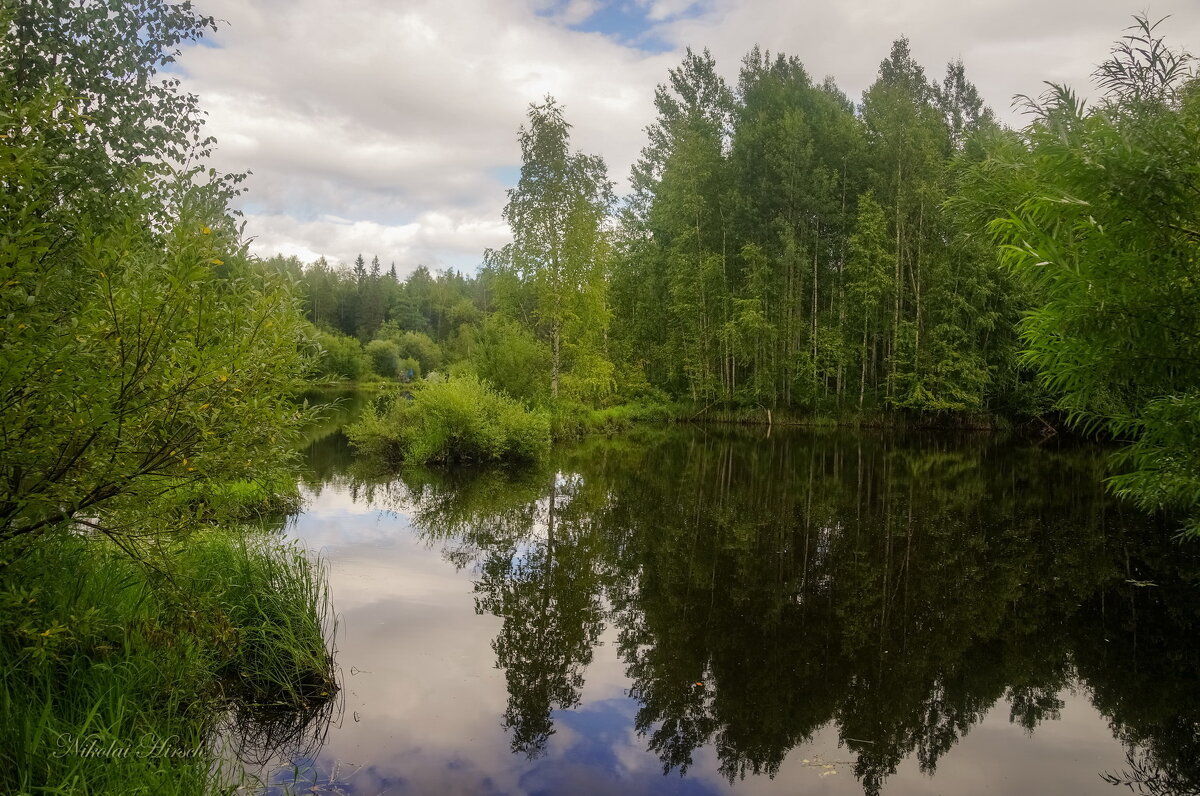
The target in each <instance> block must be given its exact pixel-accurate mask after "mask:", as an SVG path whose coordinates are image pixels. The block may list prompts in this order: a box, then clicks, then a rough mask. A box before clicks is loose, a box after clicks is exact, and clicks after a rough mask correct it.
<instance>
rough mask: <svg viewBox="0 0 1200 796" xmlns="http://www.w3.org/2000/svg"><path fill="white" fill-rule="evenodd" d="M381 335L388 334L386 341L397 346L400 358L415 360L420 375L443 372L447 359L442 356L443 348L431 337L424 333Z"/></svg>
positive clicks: (384, 332) (410, 332)
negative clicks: (418, 366)
mask: <svg viewBox="0 0 1200 796" xmlns="http://www.w3.org/2000/svg"><path fill="white" fill-rule="evenodd" d="M381 334H388V336H387V337H384V338H383V339H385V340H390V341H392V342H394V343H395V344H396V350H397V351H398V352H399V354H400V356H401V357H403V358H405V359H415V360H416V361H417V363H418V364H419V365H420V369H419V372H420V373H432V372H434V371H435V370H441V368H442V365H443V364H444V362H445V357H444V356H443V355H442V349H441V346H439V345H438V344H437V343H435V342H434V341H433V340H432V339H430V337H429V335H427V334H425V333H423V332H412V331H409V332H398V331H397V332H390V333H389V332H388V331H387V330H384V331H383V332H381Z"/></svg>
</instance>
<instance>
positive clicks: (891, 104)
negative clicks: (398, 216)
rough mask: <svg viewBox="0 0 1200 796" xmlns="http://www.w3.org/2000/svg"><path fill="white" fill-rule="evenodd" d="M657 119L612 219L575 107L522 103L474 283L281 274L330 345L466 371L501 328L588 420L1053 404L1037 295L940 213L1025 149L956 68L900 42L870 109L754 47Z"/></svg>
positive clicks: (390, 273)
mask: <svg viewBox="0 0 1200 796" xmlns="http://www.w3.org/2000/svg"><path fill="white" fill-rule="evenodd" d="M655 104H656V107H657V109H658V118H657V120H656V121H655V123H654V124H653V125H651V127H650V128H648V131H647V132H648V135H649V139H650V140H649V143H648V145H647V146H646V148H645V149H644V151H643V153H642V156H641V158H640V160H639V161H638V163H637V164H636V165H635V167H634V170H633V175H632V180H631V183H632V186H633V193H632V194H631V195H630V196H629V197H627V198H626V199H625V200H624V202H622V203H621V206H620V209H619V211H616V212H614V208H615V207H616V203H615V202H614V200H613V197H612V194H611V191H612V185H611V182H610V181H609V179H608V176H607V172H606V170H605V166H604V163H603V161H602V160H601V159H600V158H598V157H595V156H589V155H585V154H582V153H578V152H572V151H571V150H570V141H569V131H570V124H569V123H567V122H566V120H565V118H564V116H563V108H562V106H561V105H559V104H558V103H557V102H555V101H554V100H553V99H552V98H547V100H546V101H545V102H544V103H540V104H535V105H533V106H531V109H530V116H529V123H528V125H527V126H526V127H523V128H522V130H521V133H520V136H521V143H522V150H523V161H524V162H523V168H522V176H521V182H520V183H519V184H518V186H517V187H516V188H514V189H513V190H512V191H510V202H509V205H508V207H507V208H506V210H505V218H506V220H507V221H508V222H509V224H510V226H511V227H512V229H513V235H514V242H513V243H512V244H511V245H509V246H506V247H505V248H504V249H501V250H499V251H495V252H488V253H487V255H486V256H485V259H486V262H485V265H484V267H483V268H482V269H481V271H480V273H479V275H478V276H476V277H466V276H464V275H462V274H459V273H455V272H453V271H450V272H448V273H446V274H444V275H441V276H440V277H437V278H434V277H433V276H432V275H431V274H430V273H429V272H428V271H427V270H426V269H425V268H421V269H419V270H418V271H417V272H415V273H414V274H412V275H411V276H410V277H408V278H407V279H406V280H405V281H403V282H402V281H400V280H398V279H397V278H396V273H395V267H394V265H392V266H391V267H390V268H389V269H388V270H387V271H386V272H385V271H384V270H383V268H382V266H381V264H380V262H379V260H378V258H375V259H373V260H372V261H371V263H370V265H367V263H366V262H365V260H364V259H363V257H362V256H361V255H360V256H359V257H358V259H357V260H356V262H355V264H354V266H353V268H352V269H349V268H338V267H331V266H330V265H329V264H328V263H327V262H325V261H324V260H320V261H318V262H316V263H313V264H312V265H310V266H307V267H305V268H303V269H301V268H300V264H299V263H298V262H296V261H295V260H294V259H293V260H291V261H284V260H282V259H281V258H277V261H278V262H279V263H280V265H281V267H286V268H288V269H291V270H293V271H295V272H296V273H297V275H298V276H299V278H300V279H301V280H302V282H303V285H304V290H305V294H306V296H307V313H308V318H309V320H310V321H312V322H313V323H314V324H316V325H318V326H320V327H322V328H323V329H326V330H327V331H333V332H338V333H340V334H341V335H344V336H346V337H354V338H356V339H357V340H358V341H359V342H360V343H362V344H364V345H366V344H370V343H371V341H372V340H374V339H376V338H381V339H385V340H386V339H389V338H390V337H395V335H396V333H397V331H396V330H399V331H400V332H413V333H419V334H423V335H426V336H428V337H429V339H431V340H432V341H433V342H435V343H436V344H437V345H438V346H447V347H448V348H449V360H450V361H457V360H462V359H467V358H469V355H470V342H471V341H470V340H464V339H463V334H464V329H466V328H472V329H479V328H481V327H482V326H483V325H484V321H485V319H486V318H487V317H488V316H492V315H495V316H497V317H498V318H502V319H506V320H508V321H510V322H511V323H513V324H515V325H516V326H518V327H520V328H522V329H524V330H525V331H527V332H528V333H529V334H530V335H531V336H532V337H533V339H534V342H535V345H534V347H533V348H530V349H529V350H528V351H527V353H528V354H529V355H530V358H529V359H528V360H523V361H522V362H521V364H520V366H522V367H525V368H527V369H532V370H535V371H539V372H540V371H546V375H547V377H548V381H549V383H548V384H547V389H545V390H535V391H534V393H539V394H540V393H547V394H552V395H555V396H557V395H558V392H559V386H560V384H563V383H565V384H566V389H567V393H568V397H570V398H573V399H576V400H580V401H582V402H584V403H588V404H592V405H596V404H604V403H613V402H621V401H628V400H630V399H631V398H636V397H638V395H639V393H646V392H652V393H653V394H655V395H657V396H659V397H663V396H666V397H671V398H681V399H685V400H688V401H692V402H696V403H699V404H710V403H720V404H725V405H732V406H762V407H772V408H773V407H793V408H797V409H802V410H812V409H818V408H820V409H841V410H844V411H862V410H866V409H869V410H889V409H910V410H956V411H972V412H974V411H990V412H993V413H999V414H1009V415H1012V414H1020V413H1030V412H1035V411H1037V410H1039V409H1042V408H1044V406H1045V399H1044V397H1043V396H1042V394H1041V393H1040V391H1039V390H1038V389H1037V388H1036V385H1035V384H1034V380H1033V378H1032V376H1031V374H1029V373H1026V372H1023V371H1022V370H1021V369H1020V368H1019V367H1018V366H1017V364H1016V359H1017V352H1018V340H1017V336H1016V332H1015V325H1016V322H1017V320H1018V319H1019V317H1020V315H1021V313H1022V312H1023V311H1024V310H1026V309H1028V308H1029V307H1030V301H1029V298H1028V294H1027V292H1026V291H1023V290H1022V289H1021V287H1020V286H1019V285H1018V284H1017V283H1016V281H1015V279H1014V278H1013V277H1012V276H1011V275H1010V274H1009V273H1007V272H1006V271H1004V270H1003V269H1001V268H999V267H998V265H997V262H996V256H995V252H994V250H993V248H992V247H991V246H990V245H989V244H988V243H987V242H986V241H984V240H982V239H981V236H980V235H979V234H978V233H979V228H978V225H977V224H975V223H974V219H966V218H963V217H961V216H960V215H955V214H953V213H950V212H947V211H946V210H945V203H946V201H947V199H949V198H951V197H953V196H954V195H955V193H956V191H957V190H958V185H959V181H960V179H961V174H962V173H963V171H964V169H966V168H967V167H968V166H969V165H970V164H972V163H975V162H978V161H979V160H981V159H983V158H984V157H985V152H986V146H987V144H988V143H989V142H990V141H992V140H993V139H996V138H998V137H1004V136H1009V137H1012V136H1014V135H1015V134H1013V133H1011V132H1008V131H1005V130H1003V129H1002V128H1001V127H1000V125H998V124H997V123H996V121H995V120H994V118H993V115H992V113H991V112H990V111H989V110H988V109H987V108H985V107H984V106H983V103H982V101H981V100H980V98H979V95H978V92H977V91H976V89H975V87H974V86H973V85H972V84H971V83H970V82H969V81H968V79H967V77H966V74H965V70H964V68H963V65H962V63H961V62H956V63H952V64H950V65H949V66H948V67H947V70H946V75H945V78H944V79H943V80H942V81H941V82H934V81H930V80H928V79H927V78H926V76H925V73H924V70H923V69H922V67H921V66H920V65H919V64H917V63H916V61H915V60H914V59H913V57H912V54H911V53H910V51H909V48H908V42H907V41H906V40H903V39H901V40H899V41H897V42H896V43H895V45H894V46H893V48H892V51H891V53H890V54H889V56H888V57H887V58H886V59H885V60H884V62H883V63H882V64H881V66H880V70H879V76H878V79H877V80H876V82H875V83H874V84H873V85H872V86H871V88H870V89H868V91H867V92H866V93H865V94H864V97H863V102H862V104H861V105H857V106H856V105H855V103H853V102H852V101H851V100H850V99H849V98H848V97H847V96H846V95H845V94H844V93H843V92H842V91H841V90H840V89H838V87H837V86H836V85H835V84H834V83H833V81H832V80H830V79H826V80H825V81H824V82H816V81H814V80H813V79H812V78H811V77H810V76H809V74H808V73H807V71H806V70H805V69H804V67H803V65H802V64H801V63H800V61H799V60H798V59H797V58H795V57H791V56H786V55H782V54H779V55H771V54H769V53H764V52H762V51H760V50H758V49H757V48H756V49H755V50H753V51H751V52H750V54H748V55H747V56H746V58H745V59H744V60H743V64H742V69H741V74H740V77H739V80H738V83H737V85H736V86H734V87H731V86H728V85H726V82H725V81H724V80H723V79H722V78H721V77H720V75H719V74H718V72H717V67H716V63H715V62H714V60H713V59H712V57H711V56H710V55H709V54H708V53H707V51H706V52H703V53H695V52H692V51H690V50H689V51H688V53H687V55H686V56H685V58H684V61H683V63H682V64H681V65H680V66H679V67H678V68H676V69H673V70H671V73H670V80H669V82H668V83H667V84H664V85H662V86H660V87H659V88H658V91H657V93H656V99H655ZM388 324H392V325H394V328H393V327H392V326H389V325H388ZM325 342H326V343H330V342H332V341H329V340H325ZM335 345H344V343H337V344H335ZM539 347H541V348H544V349H545V350H544V351H539V350H536V349H537V348H539ZM405 356H406V355H405V354H404V353H403V352H401V357H402V358H404V357H405ZM333 370H334V371H336V370H337V368H333ZM341 370H342V371H345V372H344V373H343V375H347V376H350V375H351V374H350V373H349V372H348V371H350V370H353V368H349V369H347V368H342V369H341ZM516 397H518V398H522V399H525V400H530V399H534V398H536V397H539V396H538V395H535V394H530V393H526V394H519V395H517V396H516Z"/></svg>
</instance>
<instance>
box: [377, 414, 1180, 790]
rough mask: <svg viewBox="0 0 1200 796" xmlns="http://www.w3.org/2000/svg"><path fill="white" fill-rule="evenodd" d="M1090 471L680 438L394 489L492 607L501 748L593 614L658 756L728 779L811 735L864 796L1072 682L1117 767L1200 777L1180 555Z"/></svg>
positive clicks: (620, 442)
mask: <svg viewBox="0 0 1200 796" xmlns="http://www.w3.org/2000/svg"><path fill="white" fill-rule="evenodd" d="M1102 476H1103V469H1102V461H1101V459H1100V458H1099V457H1098V456H1097V455H1095V454H1094V453H1092V452H1090V451H1089V450H1086V449H1079V450H1072V449H1071V448H1069V447H1061V448H1058V449H1049V450H1042V449H1038V448H1034V447H1029V446H1020V445H1006V444H1002V443H999V442H997V441H995V440H993V439H991V438H988V439H982V440H981V439H950V438H946V437H938V438H905V437H898V436H888V435H882V434H881V435H876V436H874V437H871V438H866V437H860V436H847V435H842V434H826V435H800V434H780V433H779V432H778V431H776V432H775V433H773V434H772V435H770V436H769V437H767V438H763V437H760V436H754V435H747V434H745V433H741V432H738V433H720V432H718V433H713V432H712V431H711V430H690V431H676V432H673V433H660V434H656V435H654V436H652V437H651V438H648V439H638V438H630V437H624V438H619V439H611V440H609V439H595V440H590V441H588V442H586V443H584V444H581V445H579V446H577V447H575V448H573V449H570V450H567V451H560V452H559V453H558V454H557V460H556V461H555V462H554V463H553V464H552V465H551V466H549V467H548V468H546V469H544V470H535V471H519V472H506V471H495V470H493V471H487V472H480V473H475V474H467V475H464V474H461V473H460V474H458V475H455V476H453V477H449V476H444V475H442V476H438V475H433V474H429V473H414V474H409V475H406V476H405V481H404V484H403V486H402V487H397V488H402V490H403V499H404V501H405V505H406V510H407V511H408V512H409V513H410V516H411V517H412V518H413V521H414V523H415V524H416V525H417V526H418V527H419V528H421V529H422V530H423V532H424V533H425V534H426V535H427V536H428V537H429V538H430V539H433V540H438V541H439V542H441V543H442V544H444V545H446V550H447V557H448V558H450V559H451V560H452V561H454V562H455V564H456V565H458V566H460V567H469V568H472V570H473V571H474V572H475V574H476V583H475V590H476V607H477V610H479V611H480V612H487V613H491V614H494V615H496V616H498V617H500V618H501V620H502V626H501V630H500V633H499V635H498V636H497V638H496V639H495V640H494V642H493V645H492V646H493V649H494V651H495V653H496V662H497V666H499V667H501V668H503V669H504V670H505V677H506V680H507V684H508V692H509V701H508V707H507V710H506V712H505V716H504V724H505V726H506V727H507V728H509V730H510V731H511V737H512V744H513V748H514V750H516V751H521V752H524V753H526V754H530V755H537V754H540V753H541V752H542V751H544V749H545V748H546V743H547V739H548V738H549V736H550V735H551V734H552V733H553V731H554V726H553V711H554V710H555V709H566V708H571V707H574V706H576V705H577V704H578V703H579V694H580V691H581V689H582V686H583V681H584V674H585V670H586V667H587V665H588V664H589V663H590V661H591V657H592V649H593V648H594V646H595V645H596V644H597V643H598V639H599V636H600V634H601V632H602V630H603V628H604V627H605V625H606V623H607V624H612V625H613V626H614V627H615V628H616V630H617V634H618V650H619V654H620V656H621V658H622V660H623V661H624V663H625V666H626V673H627V675H628V677H629V678H630V681H631V685H630V691H629V693H630V696H631V697H632V698H633V699H635V700H636V701H637V702H638V704H639V707H638V712H637V716H636V720H635V723H636V729H637V731H638V732H639V733H640V734H641V735H642V736H643V737H644V738H645V739H646V743H647V745H648V748H649V749H650V750H651V751H653V752H654V753H655V754H656V755H657V756H658V757H659V758H660V760H661V761H662V763H663V768H664V772H669V771H671V770H679V771H680V772H686V771H687V770H688V768H689V766H691V765H692V762H693V756H694V753H695V751H696V750H697V749H698V748H699V747H701V746H704V745H710V744H711V745H712V746H713V747H714V748H715V750H716V752H717V755H718V757H719V760H720V770H721V773H722V774H723V775H724V776H725V777H727V778H728V779H729V780H730V781H733V780H736V779H738V778H742V777H745V776H747V775H748V774H749V775H758V774H766V775H772V776H773V775H774V774H775V773H776V772H778V771H779V769H780V767H781V765H782V763H783V760H784V758H785V756H786V755H787V754H788V752H789V751H790V750H792V749H794V748H795V747H797V746H798V745H801V744H804V743H805V742H807V741H810V740H811V739H812V738H813V737H814V735H815V733H817V731H819V730H821V729H822V728H823V727H826V726H830V725H832V726H834V727H836V729H837V732H838V733H839V736H840V740H841V743H842V744H844V745H845V746H846V747H847V748H848V749H849V750H850V751H851V752H853V753H854V755H855V758H856V763H855V766H854V771H855V774H856V776H857V777H858V778H859V779H860V781H861V782H862V785H863V787H864V790H865V791H866V792H867V793H869V794H874V793H879V792H880V791H881V790H882V788H883V785H884V783H885V782H886V780H887V778H888V777H889V776H891V775H892V774H893V773H894V772H895V771H896V769H897V766H898V765H899V763H900V762H901V761H903V760H904V759H906V758H908V757H909V756H915V759H916V761H917V762H918V764H919V766H920V768H921V770H922V771H924V772H926V773H930V774H932V773H933V772H934V771H935V770H936V768H937V765H938V763H939V761H940V760H941V758H942V757H943V756H944V755H945V754H946V753H947V752H948V751H949V750H950V749H951V748H952V747H953V746H954V745H955V744H956V743H957V741H958V740H959V739H960V738H962V737H963V736H964V735H965V734H966V733H967V732H969V731H970V729H971V728H972V727H974V726H975V725H976V724H978V723H979V722H980V721H981V720H982V719H983V717H984V716H985V715H986V714H987V713H988V712H989V711H991V710H992V708H993V707H994V706H995V705H996V703H997V702H999V701H1000V700H1006V701H1007V702H1008V703H1009V705H1010V716H1011V720H1012V721H1013V722H1015V723H1017V724H1020V725H1021V726H1022V727H1024V728H1025V729H1026V730H1027V731H1030V732H1033V731H1035V729H1036V728H1037V727H1038V725H1039V724H1040V723H1041V722H1043V721H1046V720H1048V719H1051V720H1052V719H1055V718H1057V717H1058V715H1059V711H1060V710H1061V709H1062V706H1063V702H1062V699H1061V697H1060V695H1061V694H1062V692H1063V691H1064V689H1066V688H1068V687H1070V686H1071V685H1072V684H1073V683H1074V682H1075V681H1076V678H1077V677H1080V678H1082V681H1083V682H1084V683H1085V684H1086V685H1087V686H1089V688H1090V689H1091V691H1092V693H1093V694H1094V697H1095V703H1096V705H1097V707H1098V708H1099V709H1100V710H1101V711H1103V712H1104V713H1105V714H1106V715H1108V716H1110V717H1112V718H1113V720H1114V722H1115V726H1116V727H1117V732H1118V734H1119V736H1120V737H1121V738H1122V739H1123V740H1125V741H1126V742H1127V743H1128V744H1129V746H1130V748H1131V750H1137V754H1138V755H1141V756H1139V757H1137V759H1138V760H1139V761H1141V762H1142V763H1143V764H1146V765H1152V766H1154V767H1156V770H1161V771H1163V772H1165V773H1164V774H1163V776H1169V777H1172V778H1173V779H1171V781H1172V782H1175V783H1176V784H1178V783H1181V782H1192V783H1194V782H1198V781H1200V766H1197V764H1196V763H1195V761H1196V760H1198V759H1200V754H1198V753H1200V749H1198V748H1197V746H1198V745H1200V743H1198V742H1197V738H1200V733H1198V732H1197V729H1198V725H1197V717H1200V686H1198V685H1197V676H1198V674H1200V661H1197V659H1196V652H1195V649H1194V641H1193V640H1194V639H1195V638H1196V632H1195V631H1196V630H1198V629H1200V627H1198V626H1197V625H1198V624H1200V623H1198V622H1197V614H1196V611H1195V609H1194V607H1193V606H1194V604H1195V600H1194V599H1191V598H1189V597H1188V596H1187V595H1188V591H1187V590H1188V589H1193V590H1194V586H1195V583H1194V581H1189V580H1188V577H1189V576H1188V575H1187V574H1186V573H1187V572H1195V571H1197V569H1196V568H1195V564H1194V562H1188V563H1187V564H1186V565H1185V564H1182V563H1180V562H1181V560H1182V556H1181V555H1180V552H1179V550H1177V549H1176V550H1173V551H1171V553H1170V554H1169V555H1165V556H1163V557H1162V558H1161V559H1159V560H1152V559H1153V555H1152V554H1151V552H1150V551H1152V550H1156V549H1157V547H1154V546H1153V545H1151V544H1150V543H1149V542H1148V541H1147V540H1148V539H1154V538H1160V539H1161V537H1162V531H1161V529H1160V528H1158V527H1156V526H1154V525H1153V524H1151V523H1149V522H1148V521H1147V520H1146V519H1145V518H1143V517H1141V516H1140V515H1137V514H1135V513H1131V512H1128V511H1125V510H1123V509H1122V508H1121V507H1119V506H1118V505H1116V504H1115V503H1114V502H1113V501H1112V500H1111V499H1110V498H1109V497H1107V496H1106V495H1105V493H1104V490H1103V486H1102V482H1101V479H1102ZM1154 579H1158V580H1160V581H1161V583H1159V585H1157V586H1155V587H1149V586H1141V587H1138V586H1134V585H1131V583H1130V581H1133V582H1134V583H1142V582H1143V581H1149V580H1154ZM1168 582H1169V583H1168ZM1169 584H1175V585H1169ZM1191 593H1192V594H1194V591H1192V592H1191ZM1105 638H1107V639H1110V640H1111V642H1110V643H1104V642H1102V641H1100V640H1101V639H1105ZM1150 693H1153V694H1155V695H1156V696H1148V694H1150ZM1157 695H1161V696H1157ZM1146 756H1148V757H1146ZM1147 760H1148V761H1149V762H1148V763H1147V762H1146V761H1147ZM1098 776H1099V772H1098Z"/></svg>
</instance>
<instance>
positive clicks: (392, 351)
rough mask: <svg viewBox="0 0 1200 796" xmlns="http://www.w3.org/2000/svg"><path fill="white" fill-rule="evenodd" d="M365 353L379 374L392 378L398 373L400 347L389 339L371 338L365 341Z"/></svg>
mask: <svg viewBox="0 0 1200 796" xmlns="http://www.w3.org/2000/svg"><path fill="white" fill-rule="evenodd" d="M366 354H367V357H369V358H370V360H371V367H372V368H373V369H374V371H375V372H376V373H378V374H379V375H380V376H383V377H385V378H389V379H394V378H396V376H398V375H400V361H401V360H400V347H399V346H397V345H396V344H395V343H393V342H392V341H391V340H372V341H371V342H369V343H367V348H366Z"/></svg>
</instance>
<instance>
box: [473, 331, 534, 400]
mask: <svg viewBox="0 0 1200 796" xmlns="http://www.w3.org/2000/svg"><path fill="white" fill-rule="evenodd" d="M467 361H468V363H469V364H470V366H471V369H472V370H474V371H475V373H477V374H478V375H479V376H480V378H482V379H483V380H484V381H487V382H489V383H490V384H493V385H495V386H496V387H497V388H499V389H500V390H503V391H504V392H505V393H507V394H508V395H509V396H510V397H512V398H516V399H517V400H519V401H524V402H526V403H528V404H537V403H540V402H541V401H543V400H544V399H545V398H546V397H547V396H548V395H549V393H550V389H549V385H550V369H551V355H550V347H549V346H547V345H546V344H545V343H544V342H542V341H541V340H539V339H537V337H535V336H534V334H533V333H532V332H531V331H529V330H528V329H526V328H525V327H524V326H522V325H521V324H519V323H517V322H515V321H512V320H509V319H507V318H505V317H503V316H501V315H491V316H489V317H488V318H487V320H485V321H484V322H483V324H482V325H481V326H480V327H479V328H478V329H477V330H476V331H475V333H474V335H473V338H472V344H471V348H470V355H469V358H468V360H467Z"/></svg>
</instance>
